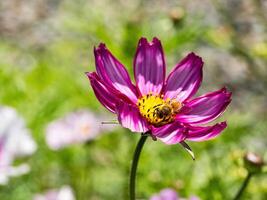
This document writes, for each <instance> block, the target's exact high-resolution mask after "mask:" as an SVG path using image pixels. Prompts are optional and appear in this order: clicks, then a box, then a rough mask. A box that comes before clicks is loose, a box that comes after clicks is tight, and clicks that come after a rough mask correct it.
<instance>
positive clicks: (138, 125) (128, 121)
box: [117, 101, 149, 133]
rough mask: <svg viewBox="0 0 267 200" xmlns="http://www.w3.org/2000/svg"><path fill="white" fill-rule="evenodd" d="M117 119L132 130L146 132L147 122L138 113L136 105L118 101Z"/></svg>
mask: <svg viewBox="0 0 267 200" xmlns="http://www.w3.org/2000/svg"><path fill="white" fill-rule="evenodd" d="M117 113H118V121H119V122H120V124H121V125H122V126H123V127H125V128H128V129H130V130H131V131H133V132H142V133H145V132H147V131H148V130H149V129H148V124H147V122H146V120H145V119H144V118H142V116H141V115H140V113H139V110H138V108H137V107H136V106H134V105H130V104H128V103H125V102H122V101H121V102H119V103H118V105H117Z"/></svg>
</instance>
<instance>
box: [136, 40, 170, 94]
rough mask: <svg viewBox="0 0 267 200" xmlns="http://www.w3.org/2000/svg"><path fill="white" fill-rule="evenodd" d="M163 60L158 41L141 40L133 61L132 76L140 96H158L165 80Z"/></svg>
mask: <svg viewBox="0 0 267 200" xmlns="http://www.w3.org/2000/svg"><path fill="white" fill-rule="evenodd" d="M165 71H166V67H165V60H164V54H163V50H162V46H161V43H160V41H159V40H158V39H157V38H153V41H152V42H151V43H148V41H147V39H146V38H141V39H140V40H139V43H138V47H137V51H136V55H135V59H134V75H135V80H136V85H137V87H138V88H139V92H140V93H141V95H146V94H148V93H150V92H153V93H154V94H159V93H160V92H161V90H162V87H163V84H164V79H165Z"/></svg>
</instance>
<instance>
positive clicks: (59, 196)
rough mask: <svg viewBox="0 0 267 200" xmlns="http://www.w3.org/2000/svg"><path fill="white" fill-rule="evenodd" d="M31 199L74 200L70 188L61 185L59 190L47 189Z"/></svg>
mask: <svg viewBox="0 0 267 200" xmlns="http://www.w3.org/2000/svg"><path fill="white" fill-rule="evenodd" d="M33 200H75V197H74V194H73V191H72V189H71V188H70V187H69V186H63V187H61V188H60V189H59V190H54V189H53V190H49V191H47V192H46V193H45V194H37V195H35V196H34V198H33Z"/></svg>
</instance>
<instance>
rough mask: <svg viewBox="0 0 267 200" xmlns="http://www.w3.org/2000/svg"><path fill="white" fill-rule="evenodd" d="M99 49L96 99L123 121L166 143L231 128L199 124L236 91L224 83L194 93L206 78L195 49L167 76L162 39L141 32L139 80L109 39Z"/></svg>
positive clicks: (216, 112)
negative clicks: (108, 44) (109, 45)
mask: <svg viewBox="0 0 267 200" xmlns="http://www.w3.org/2000/svg"><path fill="white" fill-rule="evenodd" d="M94 53H95V63H96V71H97V72H91V73H87V76H88V77H89V79H90V82H91V86H92V88H93V90H94V93H95V95H96V97H97V99H98V100H99V101H100V102H101V103H102V104H103V106H105V107H106V108H107V109H108V110H109V111H111V112H113V113H115V114H117V116H118V121H119V123H120V124H121V125H122V126H123V127H125V128H128V129H130V130H131V131H133V132H143V133H149V134H151V136H152V137H154V138H158V139H160V140H161V141H163V142H164V143H166V144H176V143H180V142H183V141H184V140H192V141H203V140H208V139H212V138H214V137H215V136H217V135H218V134H220V133H221V132H222V130H224V129H225V128H226V122H221V123H217V124H215V125H212V126H203V125H202V126H200V125H201V124H207V123H209V122H211V121H213V120H215V119H216V118H217V117H219V116H220V115H221V114H222V113H223V112H224V110H225V109H226V107H227V105H228V104H229V103H230V101H231V93H230V92H228V91H227V90H226V88H222V89H220V90H217V91H215V92H211V93H208V94H205V95H202V96H200V97H197V98H193V99H192V97H193V96H194V95H195V94H196V92H197V91H198V89H199V87H200V84H201V81H202V67H203V61H202V59H201V58H200V57H199V56H197V55H196V54H194V53H190V54H188V55H187V56H186V57H185V58H184V59H183V60H182V61H180V62H179V63H178V64H177V65H176V66H175V67H174V68H173V70H172V71H171V73H170V74H169V75H168V77H167V78H166V66H165V59H164V54H163V49H162V46H161V42H160V41H159V40H158V39H157V38H154V39H153V40H152V42H148V41H147V39H146V38H141V39H140V40H139V43H138V47H137V51H136V55H135V58H134V62H133V64H134V77H135V85H134V84H133V83H132V82H131V79H130V76H129V74H128V72H127V70H126V69H125V67H124V66H123V65H122V64H121V63H120V62H119V61H118V60H117V59H116V58H115V57H114V56H113V55H112V54H111V52H110V51H109V50H108V49H107V48H106V46H105V44H102V43H101V44H100V45H99V46H98V48H95V49H94Z"/></svg>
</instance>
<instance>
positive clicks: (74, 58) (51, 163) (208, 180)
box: [0, 0, 267, 200]
mask: <svg viewBox="0 0 267 200" xmlns="http://www.w3.org/2000/svg"><path fill="white" fill-rule="evenodd" d="M266 10H267V1H265V0H247V1H241V0H226V1H219V0H203V1H187V0H181V1H174V0H167V1H166V0H159V1H151V0H148V1H141V0H139V1H134V0H126V1H119V0H115V1H114V0H113V1H112V0H77V1H71V0H8V1H7V0H2V1H0V105H1V114H0V115H1V118H0V183H1V185H0V199H1V200H29V199H33V198H34V197H36V194H45V193H46V192H47V191H49V190H52V191H56V190H57V189H60V188H62V187H64V185H69V187H71V188H72V189H71V191H72V193H73V196H74V197H75V199H77V200H87V199H92V200H103V199H107V200H112V199H114V200H120V199H121V200H125V199H127V198H128V196H127V193H128V174H129V166H130V163H131V155H132V153H133V151H134V146H135V144H136V142H137V140H138V138H139V136H138V135H136V134H132V133H129V131H127V130H124V129H122V128H120V127H119V126H116V125H114V126H113V125H112V126H111V125H101V124H100V122H101V121H108V120H112V119H113V116H112V115H111V114H109V113H108V111H106V110H104V109H103V108H102V106H100V104H99V103H98V101H97V100H96V98H95V96H94V95H93V92H92V90H91V87H90V86H89V82H88V80H87V77H86V76H85V74H84V72H86V71H93V70H94V57H93V47H94V46H95V45H97V44H98V43H99V42H104V43H106V44H107V46H108V47H109V49H110V50H111V51H112V52H113V53H114V54H115V56H116V57H117V58H119V59H120V60H121V61H122V62H123V63H124V64H125V65H126V67H127V68H128V70H129V71H132V60H133V56H134V53H135V48H136V45H137V41H138V39H139V38H140V37H141V36H145V37H148V38H149V39H151V38H152V37H153V36H157V37H158V38H160V40H161V41H162V44H163V47H164V50H165V56H166V61H167V65H168V69H169V70H170V69H171V68H172V67H173V66H174V65H175V63H176V62H177V61H179V60H180V59H181V58H182V57H183V56H185V55H186V54H187V53H189V52H190V51H194V52H195V53H197V54H198V55H200V56H201V57H202V58H203V60H204V61H205V66H204V82H203V85H202V87H201V90H200V92H199V94H203V93H204V92H208V91H212V90H215V89H218V88H220V87H222V86H224V85H225V86H227V87H228V88H229V89H230V90H231V91H232V92H233V102H232V104H231V105H230V107H229V109H228V111H227V112H226V113H225V114H224V117H223V118H225V119H227V121H228V125H229V127H228V128H227V129H226V130H225V131H224V133H223V134H222V135H221V136H219V137H218V138H217V139H215V140H213V141H209V142H203V143H193V142H190V143H189V144H190V146H191V147H192V149H193V150H194V152H195V154H196V161H195V162H193V161H192V160H191V159H190V157H189V156H188V155H187V153H186V152H185V151H184V150H183V149H182V148H181V147H180V146H178V145H174V146H166V145H164V144H162V143H161V142H153V141H152V140H149V142H148V143H147V144H146V146H145V148H144V151H143V154H142V157H141V160H140V166H139V173H138V184H137V191H138V194H137V196H138V198H139V199H149V198H150V197H151V195H152V194H155V193H159V192H160V190H161V189H162V188H173V189H175V191H177V192H178V193H179V195H180V196H183V197H189V196H190V195H191V194H195V195H196V196H198V197H199V199H204V200H205V199H214V200H225V199H231V197H233V196H234V194H235V192H236V191H237V190H238V188H239V186H240V184H241V181H242V180H243V179H244V177H245V176H246V170H245V168H244V167H243V164H242V162H241V161H242V156H243V154H244V153H245V152H247V151H254V152H256V153H258V154H260V155H262V156H263V157H264V158H265V160H266V156H267V154H266V152H267V151H266V149H267V140H266V134H267V108H266V106H267V103H266V102H267V14H266ZM7 106H8V107H7ZM3 109H11V110H10V111H9V112H10V114H4V113H3V114H2V111H3ZM3 112H4V111H3ZM12 113H13V114H12ZM8 115H12V116H11V118H12V119H11V118H8ZM16 116H19V117H16ZM8 120H13V121H12V122H8ZM24 121H25V122H24ZM87 121H88V123H87ZM8 123H11V124H8ZM6 127H7V128H6ZM104 133H109V134H104ZM24 140H25V142H24ZM7 141H8V142H7ZM29 141H30V142H29ZM7 144H8V148H7ZM14 147H15V148H14ZM23 150H25V151H26V150H27V153H26V154H27V156H26V157H25V156H24V157H21V156H17V155H19V154H20V153H22V154H23ZM55 150H57V151H55ZM10 151H11V152H10ZM17 153H18V154H17ZM31 154H32V155H31ZM15 158H16V159H15ZM18 175H21V176H18ZM14 176H16V177H14ZM54 193H55V192H54ZM39 197H40V195H39ZM40 198H41V199H44V198H45V197H40ZM55 198H56V197H55ZM71 198H72V197H71ZM243 199H249V200H262V199H267V175H266V173H265V174H261V175H258V176H255V177H253V178H252V181H251V183H250V185H249V188H248V190H247V192H246V193H245V195H244V196H243Z"/></svg>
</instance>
